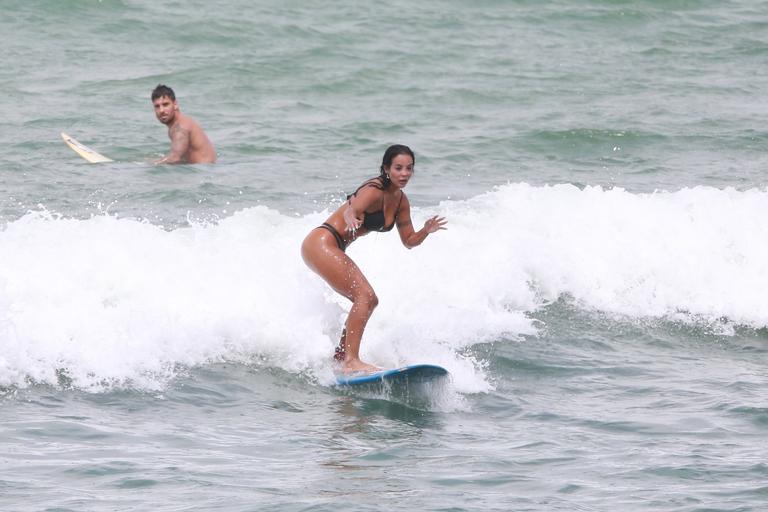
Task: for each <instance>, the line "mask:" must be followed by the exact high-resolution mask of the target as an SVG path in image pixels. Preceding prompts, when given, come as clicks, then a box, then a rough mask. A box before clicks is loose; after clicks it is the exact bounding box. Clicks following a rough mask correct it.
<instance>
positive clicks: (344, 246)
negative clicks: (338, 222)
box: [315, 222, 347, 252]
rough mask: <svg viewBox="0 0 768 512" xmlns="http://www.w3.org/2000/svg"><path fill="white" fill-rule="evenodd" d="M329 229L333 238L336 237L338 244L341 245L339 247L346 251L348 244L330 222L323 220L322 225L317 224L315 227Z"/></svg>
mask: <svg viewBox="0 0 768 512" xmlns="http://www.w3.org/2000/svg"><path fill="white" fill-rule="evenodd" d="M320 228H322V229H327V230H328V231H330V232H331V234H332V235H333V238H335V239H336V245H338V246H339V249H341V251H342V252H344V251H345V250H346V248H347V244H345V243H344V239H343V238H342V237H341V235H340V234H339V232H338V231H336V228H335V227H333V226H331V225H330V224H328V223H327V222H323V223H322V224H321V225H319V226H317V228H315V229H320Z"/></svg>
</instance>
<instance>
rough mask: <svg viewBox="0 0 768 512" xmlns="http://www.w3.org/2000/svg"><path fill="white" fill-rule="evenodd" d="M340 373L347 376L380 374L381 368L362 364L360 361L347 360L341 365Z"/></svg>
mask: <svg viewBox="0 0 768 512" xmlns="http://www.w3.org/2000/svg"><path fill="white" fill-rule="evenodd" d="M340 369H341V372H342V373H344V374H346V375H349V374H351V373H363V374H365V373H374V372H380V371H381V370H382V368H379V367H378V366H374V365H372V364H368V363H364V362H362V361H361V360H360V359H348V360H346V361H344V362H342V363H341V365H340Z"/></svg>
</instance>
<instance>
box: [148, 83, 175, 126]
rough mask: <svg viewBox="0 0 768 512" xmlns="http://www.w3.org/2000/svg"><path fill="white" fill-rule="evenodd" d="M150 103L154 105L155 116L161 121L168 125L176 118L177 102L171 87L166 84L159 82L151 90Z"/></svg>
mask: <svg viewBox="0 0 768 512" xmlns="http://www.w3.org/2000/svg"><path fill="white" fill-rule="evenodd" d="M152 105H153V106H154V107H155V117H157V120H158V121H160V122H161V123H163V124H166V125H169V124H172V123H173V121H174V120H175V119H176V113H177V112H178V111H179V104H178V103H176V94H174V92H173V89H171V88H170V87H168V86H167V85H162V84H160V85H158V86H157V87H155V90H154V91H152Z"/></svg>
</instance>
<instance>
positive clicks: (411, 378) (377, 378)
mask: <svg viewBox="0 0 768 512" xmlns="http://www.w3.org/2000/svg"><path fill="white" fill-rule="evenodd" d="M446 375H448V370H446V369H445V368H443V367H442V366H437V365H434V364H412V365H410V366H403V367H401V368H393V369H390V370H382V371H380V372H374V373H366V374H362V375H355V374H352V375H343V374H339V375H337V376H336V385H338V386H371V385H374V386H375V385H381V384H393V385H401V384H405V385H408V384H422V383H425V382H431V381H433V380H435V379H439V378H441V377H445V376H446Z"/></svg>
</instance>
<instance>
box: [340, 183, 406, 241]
mask: <svg viewBox="0 0 768 512" xmlns="http://www.w3.org/2000/svg"><path fill="white" fill-rule="evenodd" d="M363 187H374V188H377V189H379V190H384V186H383V184H382V182H381V178H379V177H376V178H372V179H370V180H368V181H366V182H365V183H363V184H362V185H360V186H359V187H357V190H355V192H354V193H353V194H351V195H348V196H347V200H349V199H351V198H352V197H353V196H356V195H357V193H358V192H360V189H361V188H363ZM402 202H403V193H402V191H401V192H400V201H399V202H398V203H397V208H395V218H394V219H392V224H390V225H389V226H385V225H384V223H385V222H386V218H385V217H384V209H383V208H382V209H381V210H378V211H375V212H371V213H368V212H363V227H364V228H365V229H367V230H368V231H380V232H387V231H391V230H392V228H393V227H395V222H396V221H397V212H398V210H400V203H402Z"/></svg>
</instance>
